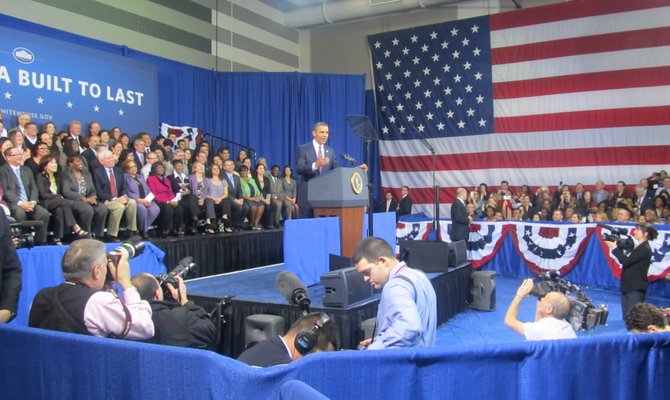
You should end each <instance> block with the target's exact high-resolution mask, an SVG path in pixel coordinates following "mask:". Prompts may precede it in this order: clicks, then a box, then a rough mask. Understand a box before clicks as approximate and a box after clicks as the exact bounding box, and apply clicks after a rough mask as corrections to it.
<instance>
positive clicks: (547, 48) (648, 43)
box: [491, 27, 670, 65]
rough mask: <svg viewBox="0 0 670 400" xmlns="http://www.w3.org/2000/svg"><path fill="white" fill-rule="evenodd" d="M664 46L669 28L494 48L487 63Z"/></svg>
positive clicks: (667, 41) (668, 42) (667, 39)
mask: <svg viewBox="0 0 670 400" xmlns="http://www.w3.org/2000/svg"><path fill="white" fill-rule="evenodd" d="M668 44H670V27H661V28H651V29H641V30H637V31H627V32H616V33H608V34H602V35H593V36H584V37H578V38H569V39H560V40H549V41H546V42H541V43H529V44H524V45H518V46H508V47H501V48H494V49H491V62H492V63H493V64H494V65H495V64H508V63H515V62H523V61H532V60H543V59H547V58H556V57H567V56H575V55H580V54H593V53H603V52H608V51H621V50H629V49H641V48H647V47H658V46H666V45H668Z"/></svg>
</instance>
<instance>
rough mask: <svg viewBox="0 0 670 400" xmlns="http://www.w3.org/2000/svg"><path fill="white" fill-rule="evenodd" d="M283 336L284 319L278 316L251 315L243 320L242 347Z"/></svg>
mask: <svg viewBox="0 0 670 400" xmlns="http://www.w3.org/2000/svg"><path fill="white" fill-rule="evenodd" d="M283 334H284V318H282V317H280V316H278V315H269V314H253V315H250V316H248V317H246V318H245V319H244V347H245V348H249V347H252V346H254V345H255V344H256V343H259V342H262V341H265V340H269V339H271V338H272V337H274V336H276V335H283Z"/></svg>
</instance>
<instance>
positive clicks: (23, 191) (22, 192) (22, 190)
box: [12, 168, 28, 201]
mask: <svg viewBox="0 0 670 400" xmlns="http://www.w3.org/2000/svg"><path fill="white" fill-rule="evenodd" d="M12 169H13V170H14V175H16V180H17V181H18V182H19V200H21V201H28V195H27V193H26V187H25V186H23V180H22V179H21V170H20V169H19V168H12Z"/></svg>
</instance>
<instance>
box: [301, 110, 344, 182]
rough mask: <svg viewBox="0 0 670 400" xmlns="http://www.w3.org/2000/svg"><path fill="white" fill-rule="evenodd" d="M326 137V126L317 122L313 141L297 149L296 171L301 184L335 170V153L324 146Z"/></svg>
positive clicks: (330, 148)
mask: <svg viewBox="0 0 670 400" xmlns="http://www.w3.org/2000/svg"><path fill="white" fill-rule="evenodd" d="M328 135H329V131H328V125H327V124H326V123H325V122H317V123H316V124H314V130H312V136H314V140H312V141H311V142H309V143H305V144H303V145H302V146H300V147H298V153H297V170H298V174H299V175H300V176H301V177H302V180H303V182H307V181H309V180H310V179H311V178H313V177H315V176H318V175H321V174H322V173H324V172H326V171H330V170H331V169H335V168H337V166H338V165H337V160H336V159H335V151H334V150H333V148H332V147H330V146H328V145H326V142H327V141H328Z"/></svg>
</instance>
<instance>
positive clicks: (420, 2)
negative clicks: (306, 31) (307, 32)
mask: <svg viewBox="0 0 670 400" xmlns="http://www.w3.org/2000/svg"><path fill="white" fill-rule="evenodd" d="M462 1H463V0H368V1H362V0H330V1H328V0H324V1H323V3H321V4H317V5H312V6H308V7H302V8H298V9H295V10H293V11H289V12H287V13H286V14H284V25H286V26H288V27H289V28H295V29H298V28H308V27H311V26H316V25H324V24H332V23H335V22H342V21H348V20H352V19H358V18H366V17H374V16H377V15H384V14H391V13H396V12H402V11H410V10H414V9H420V8H425V7H431V6H436V5H444V4H449V3H458V2H462Z"/></svg>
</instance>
